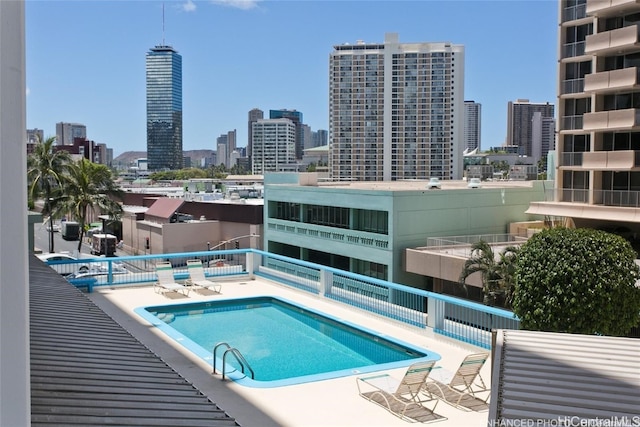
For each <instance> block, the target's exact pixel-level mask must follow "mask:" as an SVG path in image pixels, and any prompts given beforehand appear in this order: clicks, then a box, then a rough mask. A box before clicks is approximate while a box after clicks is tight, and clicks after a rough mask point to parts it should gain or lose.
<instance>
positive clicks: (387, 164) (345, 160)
mask: <svg viewBox="0 0 640 427" xmlns="http://www.w3.org/2000/svg"><path fill="white" fill-rule="evenodd" d="M329 70H330V71H329V112H330V114H329V126H330V129H329V144H330V145H331V152H330V156H329V170H330V174H331V178H332V179H334V180H357V181H382V180H384V181H388V180H397V179H428V178H429V177H439V178H442V179H460V178H462V171H463V169H462V153H463V150H464V146H463V144H464V141H463V122H464V120H463V117H464V109H463V102H464V47H463V46H462V45H455V44H451V43H400V42H399V41H398V34H396V33H388V34H386V35H385V41H384V43H371V44H366V43H365V42H363V41H358V42H357V43H356V44H355V45H354V44H344V45H338V46H334V50H333V52H332V53H331V54H330V57H329Z"/></svg>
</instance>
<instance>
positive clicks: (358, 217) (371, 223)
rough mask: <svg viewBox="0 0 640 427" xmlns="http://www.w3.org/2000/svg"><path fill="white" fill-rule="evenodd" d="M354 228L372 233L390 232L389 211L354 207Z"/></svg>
mask: <svg viewBox="0 0 640 427" xmlns="http://www.w3.org/2000/svg"><path fill="white" fill-rule="evenodd" d="M352 228H353V229H354V230H359V231H366V232H370V233H378V234H389V213H388V212H387V211H374V210H369V209H354V211H353V227H352Z"/></svg>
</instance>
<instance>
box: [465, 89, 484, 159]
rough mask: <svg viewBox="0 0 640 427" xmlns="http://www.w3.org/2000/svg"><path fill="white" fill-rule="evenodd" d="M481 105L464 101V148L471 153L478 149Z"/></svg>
mask: <svg viewBox="0 0 640 427" xmlns="http://www.w3.org/2000/svg"><path fill="white" fill-rule="evenodd" d="M481 120H482V104H480V103H479V102H475V101H464V131H463V135H464V147H465V149H466V150H468V151H471V150H475V149H476V148H477V149H480V139H481V135H480V132H481Z"/></svg>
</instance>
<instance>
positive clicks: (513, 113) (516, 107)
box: [505, 99, 554, 157]
mask: <svg viewBox="0 0 640 427" xmlns="http://www.w3.org/2000/svg"><path fill="white" fill-rule="evenodd" d="M537 112H539V113H541V114H542V117H551V118H553V115H554V106H553V104H549V103H548V102H546V103H532V102H529V100H528V99H518V100H517V101H509V104H508V105H507V140H506V142H505V144H506V145H515V146H517V147H518V154H520V155H521V156H528V157H533V128H532V121H533V114H534V113H537Z"/></svg>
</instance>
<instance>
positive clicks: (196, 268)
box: [185, 259, 222, 293]
mask: <svg viewBox="0 0 640 427" xmlns="http://www.w3.org/2000/svg"><path fill="white" fill-rule="evenodd" d="M187 269H188V270H189V278H188V279H187V280H186V281H185V283H186V284H187V285H189V286H194V287H198V288H204V289H209V290H212V291H213V292H217V293H220V290H221V289H222V285H221V284H220V283H217V282H214V281H211V280H209V279H207V278H206V277H205V275H204V267H203V266H202V261H200V260H199V259H190V260H188V261H187Z"/></svg>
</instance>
